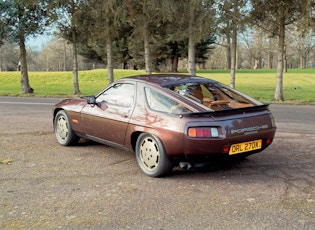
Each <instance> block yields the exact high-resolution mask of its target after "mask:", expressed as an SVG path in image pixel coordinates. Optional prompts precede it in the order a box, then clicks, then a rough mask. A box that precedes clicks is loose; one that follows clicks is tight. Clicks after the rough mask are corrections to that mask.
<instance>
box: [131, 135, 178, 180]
mask: <svg viewBox="0 0 315 230" xmlns="http://www.w3.org/2000/svg"><path fill="white" fill-rule="evenodd" d="M136 158H137V163H138V165H139V167H140V169H141V170H142V171H143V172H144V173H145V174H146V175H147V176H151V177H161V176H166V175H167V174H169V173H170V172H171V171H172V169H173V162H172V161H171V160H170V159H169V158H168V156H167V155H166V153H165V150H164V147H163V144H162V142H161V140H160V139H159V138H158V137H156V136H154V135H150V134H147V133H142V134H141V135H140V136H139V138H138V140H137V144H136Z"/></svg>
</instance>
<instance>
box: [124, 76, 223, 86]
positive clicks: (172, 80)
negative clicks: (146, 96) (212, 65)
mask: <svg viewBox="0 0 315 230" xmlns="http://www.w3.org/2000/svg"><path fill="white" fill-rule="evenodd" d="M131 79H132V80H136V81H141V82H145V83H151V84H155V85H158V86H161V87H167V88H169V87H172V86H176V85H181V84H185V83H205V82H207V83H218V82H216V81H214V80H211V79H207V78H204V77H199V76H192V75H185V74H149V75H137V76H130V77H126V78H122V79H121V80H131Z"/></svg>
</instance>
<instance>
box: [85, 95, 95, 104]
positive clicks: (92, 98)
mask: <svg viewBox="0 0 315 230" xmlns="http://www.w3.org/2000/svg"><path fill="white" fill-rule="evenodd" d="M86 101H87V103H88V104H90V105H95V104H96V98H95V97H94V96H90V97H86Z"/></svg>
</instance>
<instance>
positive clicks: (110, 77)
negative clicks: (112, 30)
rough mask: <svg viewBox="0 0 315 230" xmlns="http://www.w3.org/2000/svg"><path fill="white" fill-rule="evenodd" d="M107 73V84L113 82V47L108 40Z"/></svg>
mask: <svg viewBox="0 0 315 230" xmlns="http://www.w3.org/2000/svg"><path fill="white" fill-rule="evenodd" d="M106 45H107V72H108V83H109V84H111V83H113V82H114V68H113V47H112V41H111V39H110V38H108V40H107V44H106Z"/></svg>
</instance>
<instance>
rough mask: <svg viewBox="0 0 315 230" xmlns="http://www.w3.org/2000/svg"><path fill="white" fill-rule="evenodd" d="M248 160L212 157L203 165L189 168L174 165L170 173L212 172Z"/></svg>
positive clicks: (239, 164)
mask: <svg viewBox="0 0 315 230" xmlns="http://www.w3.org/2000/svg"><path fill="white" fill-rule="evenodd" d="M249 161H250V160H249V159H247V158H231V159H227V158H218V159H213V160H212V161H209V162H207V163H206V164H205V165H203V166H200V167H192V168H190V169H187V168H181V167H179V166H176V167H175V168H174V169H173V172H172V175H173V176H178V175H186V174H193V173H213V172H218V171H229V170H234V169H237V168H239V167H240V166H241V165H243V164H246V162H249Z"/></svg>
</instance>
